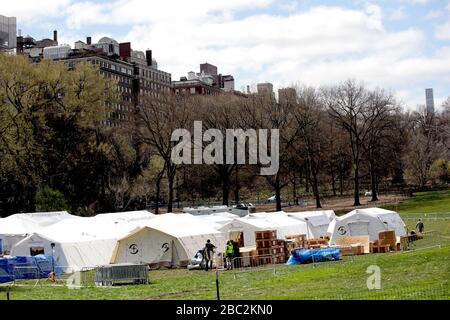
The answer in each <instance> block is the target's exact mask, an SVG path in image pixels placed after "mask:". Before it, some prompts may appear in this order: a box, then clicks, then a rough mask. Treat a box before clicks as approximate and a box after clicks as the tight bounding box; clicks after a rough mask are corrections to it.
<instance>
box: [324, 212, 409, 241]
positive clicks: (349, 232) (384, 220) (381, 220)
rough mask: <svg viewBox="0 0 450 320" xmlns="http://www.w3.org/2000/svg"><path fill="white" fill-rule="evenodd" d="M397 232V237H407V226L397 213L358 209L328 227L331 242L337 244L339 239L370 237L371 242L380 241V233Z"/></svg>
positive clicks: (335, 220)
mask: <svg viewBox="0 0 450 320" xmlns="http://www.w3.org/2000/svg"><path fill="white" fill-rule="evenodd" d="M385 230H395V235H396V236H397V237H400V236H404V235H406V226H405V223H404V222H403V220H402V218H401V217H400V215H399V214H398V213H397V212H395V211H390V210H385V209H380V208H367V209H356V210H353V211H351V212H349V213H347V214H346V215H344V216H342V217H338V218H335V219H334V220H333V221H332V222H331V223H330V226H329V227H328V234H329V236H330V242H331V243H332V244H335V243H336V239H337V238H338V237H346V236H364V235H368V236H369V238H370V240H371V241H373V240H376V239H378V233H379V232H380V231H385Z"/></svg>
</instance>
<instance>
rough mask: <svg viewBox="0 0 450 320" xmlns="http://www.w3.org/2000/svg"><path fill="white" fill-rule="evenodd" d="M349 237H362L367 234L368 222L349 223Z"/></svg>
mask: <svg viewBox="0 0 450 320" xmlns="http://www.w3.org/2000/svg"><path fill="white" fill-rule="evenodd" d="M348 228H349V230H350V235H351V236H364V235H368V234H370V233H369V221H357V222H350V223H349V224H348Z"/></svg>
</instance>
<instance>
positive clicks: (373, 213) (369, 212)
mask: <svg viewBox="0 0 450 320" xmlns="http://www.w3.org/2000/svg"><path fill="white" fill-rule="evenodd" d="M392 214H395V215H397V214H398V213H397V212H395V211H391V210H385V209H381V208H366V209H355V210H353V211H350V212H349V213H347V214H345V215H343V216H341V217H338V218H336V219H337V220H338V221H341V220H344V219H348V218H350V217H354V216H359V215H362V216H364V215H365V216H369V217H372V218H378V217H381V216H386V215H392Z"/></svg>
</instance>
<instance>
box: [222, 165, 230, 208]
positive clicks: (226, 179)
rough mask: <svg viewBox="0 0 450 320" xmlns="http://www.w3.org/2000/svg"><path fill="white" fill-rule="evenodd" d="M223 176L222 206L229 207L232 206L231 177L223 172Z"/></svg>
mask: <svg viewBox="0 0 450 320" xmlns="http://www.w3.org/2000/svg"><path fill="white" fill-rule="evenodd" d="M223 173H224V174H223V175H222V204H223V205H224V206H228V205H229V204H230V199H229V198H230V176H229V175H228V174H227V173H226V172H223Z"/></svg>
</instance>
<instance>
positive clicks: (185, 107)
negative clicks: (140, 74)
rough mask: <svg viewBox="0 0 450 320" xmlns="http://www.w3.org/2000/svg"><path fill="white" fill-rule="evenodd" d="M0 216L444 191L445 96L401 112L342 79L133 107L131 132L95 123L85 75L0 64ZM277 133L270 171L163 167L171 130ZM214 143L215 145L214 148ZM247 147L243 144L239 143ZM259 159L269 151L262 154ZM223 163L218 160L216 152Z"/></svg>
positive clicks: (16, 61) (99, 80) (51, 65)
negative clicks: (281, 91) (197, 126)
mask: <svg viewBox="0 0 450 320" xmlns="http://www.w3.org/2000/svg"><path fill="white" fill-rule="evenodd" d="M0 70H1V71H2V72H1V73H0V158H1V162H0V213H1V215H2V216H7V215H9V214H13V213H17V212H34V211H37V210H38V211H49V210H62V209H67V210H70V211H71V212H73V213H75V214H78V215H86V216H89V215H93V214H96V213H100V212H114V211H126V210H135V209H144V208H148V206H149V204H152V208H154V209H155V211H156V212H159V205H160V203H166V204H167V207H168V208H167V210H168V211H169V212H171V211H172V210H173V209H174V208H175V205H176V203H178V202H180V201H184V202H191V203H195V202H201V201H204V200H206V199H214V200H220V201H221V202H222V203H223V204H226V205H229V204H231V203H232V202H239V201H242V200H246V199H254V198H255V197H256V195H262V197H264V196H266V195H275V196H276V199H277V201H276V207H277V210H281V199H282V198H290V199H292V200H293V201H294V202H295V201H296V199H299V198H302V197H308V196H311V197H313V198H314V201H315V204H316V206H317V208H320V207H321V206H322V200H323V197H324V196H325V195H327V196H328V195H333V196H339V195H344V194H353V197H354V205H355V206H356V205H359V204H360V195H361V191H363V190H370V191H372V193H371V197H372V199H371V200H373V201H376V200H377V199H378V191H379V190H381V189H383V190H389V189H394V188H397V189H401V188H410V187H414V188H420V189H425V188H427V187H431V186H441V187H442V186H446V185H447V184H448V182H449V176H450V162H449V159H450V143H449V136H450V132H449V131H450V129H449V128H450V123H449V119H450V98H449V99H447V101H446V102H445V103H444V105H443V107H442V108H441V110H442V111H441V112H437V113H434V114H427V113H426V111H425V108H424V107H423V106H422V107H420V108H419V109H418V110H417V111H408V109H406V108H402V106H400V105H399V103H398V102H397V101H396V100H395V98H394V96H393V95H392V94H391V93H390V92H386V91H385V90H383V89H380V88H376V89H369V88H367V87H365V86H364V85H363V84H362V83H359V82H358V81H356V80H347V81H344V82H342V83H339V84H336V85H333V86H327V87H321V88H313V87H307V86H295V87H293V88H291V89H294V90H295V91H294V90H290V91H289V92H291V93H292V92H294V94H290V95H286V96H285V97H284V98H283V99H281V97H280V99H279V100H276V99H275V98H274V97H273V96H271V95H264V94H259V95H258V94H253V95H247V96H244V95H235V94H224V95H222V96H218V97H212V96H196V95H194V96H192V95H176V94H174V93H171V92H161V93H159V94H158V96H157V97H156V98H155V97H150V96H144V95H143V96H140V97H139V100H138V101H139V104H138V105H136V106H134V112H133V117H132V120H131V121H128V122H126V123H125V122H124V123H123V125H122V126H121V127H120V128H111V127H108V126H105V125H104V122H103V120H104V119H105V118H106V116H107V113H108V111H110V106H112V105H114V103H116V102H117V101H118V100H119V99H120V93H119V91H118V90H117V84H116V83H115V82H114V81H112V80H109V79H106V78H104V77H102V76H101V75H100V73H99V70H98V69H96V68H95V67H93V66H91V65H88V64H79V65H77V67H76V68H75V69H74V70H70V71H68V69H67V67H66V66H65V65H64V64H63V63H61V62H53V61H43V62H41V63H39V64H34V63H31V62H30V61H29V60H28V59H26V58H25V57H19V56H7V55H0ZM194 121H202V123H203V126H204V130H207V129H217V130H220V131H221V132H223V133H224V136H225V131H226V130H227V129H242V130H244V131H245V130H250V129H254V130H258V129H269V130H270V129H279V171H278V173H277V174H275V175H272V176H260V175H259V169H260V168H259V166H258V165H248V164H239V163H235V164H227V163H226V162H225V161H224V164H214V165H205V164H196V165H182V164H175V163H173V161H172V159H171V153H172V148H173V147H174V145H175V144H176V142H174V141H171V137H172V133H173V131H174V130H176V129H180V128H184V129H188V130H192V127H193V123H194ZM224 143H225V142H224ZM246 143H247V147H248V143H251V141H247V142H246ZM269 148H270V147H269ZM224 157H225V155H224Z"/></svg>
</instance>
